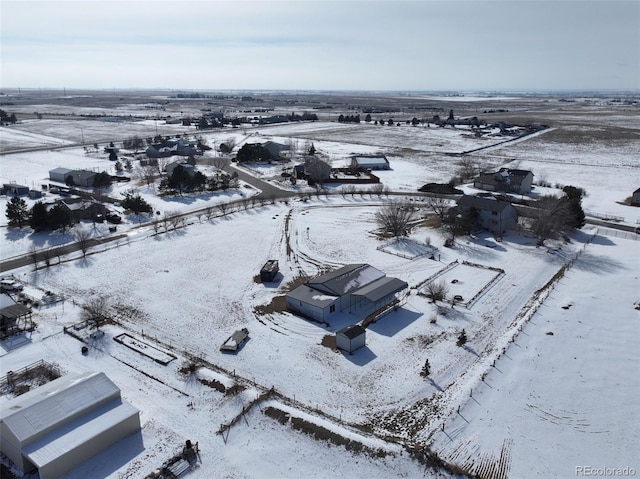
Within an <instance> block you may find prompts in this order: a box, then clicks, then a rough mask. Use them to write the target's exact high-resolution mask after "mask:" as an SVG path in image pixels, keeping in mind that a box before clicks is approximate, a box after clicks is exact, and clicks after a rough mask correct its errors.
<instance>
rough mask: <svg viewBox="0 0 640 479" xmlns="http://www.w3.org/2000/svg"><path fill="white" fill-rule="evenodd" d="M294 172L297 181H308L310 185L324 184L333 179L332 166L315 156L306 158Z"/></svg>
mask: <svg viewBox="0 0 640 479" xmlns="http://www.w3.org/2000/svg"><path fill="white" fill-rule="evenodd" d="M294 170H295V174H296V178H297V179H299V180H307V181H308V182H309V184H310V185H313V184H315V183H322V182H323V181H326V180H328V179H329V178H330V177H331V165H330V164H329V163H327V162H325V161H322V160H321V159H319V158H316V157H314V156H311V157H308V158H306V159H305V160H304V163H300V164H298V165H296V166H295V167H294Z"/></svg>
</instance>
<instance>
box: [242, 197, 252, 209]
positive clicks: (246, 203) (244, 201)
mask: <svg viewBox="0 0 640 479" xmlns="http://www.w3.org/2000/svg"><path fill="white" fill-rule="evenodd" d="M250 204H251V197H250V196H243V197H242V208H243V209H244V210H245V211H246V210H247V209H248V208H249V205H250Z"/></svg>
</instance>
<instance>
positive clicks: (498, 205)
mask: <svg viewBox="0 0 640 479" xmlns="http://www.w3.org/2000/svg"><path fill="white" fill-rule="evenodd" d="M458 207H459V208H462V209H467V208H475V209H477V210H482V211H497V212H502V211H504V210H505V209H506V208H509V207H511V208H513V205H512V204H511V203H509V202H508V201H501V200H497V199H495V198H493V197H489V198H485V197H483V196H471V195H464V196H462V198H460V199H459V200H458Z"/></svg>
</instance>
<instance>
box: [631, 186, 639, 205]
mask: <svg viewBox="0 0 640 479" xmlns="http://www.w3.org/2000/svg"><path fill="white" fill-rule="evenodd" d="M631 204H632V205H633V206H640V188H638V189H637V190H636V191H634V192H633V194H632V195H631Z"/></svg>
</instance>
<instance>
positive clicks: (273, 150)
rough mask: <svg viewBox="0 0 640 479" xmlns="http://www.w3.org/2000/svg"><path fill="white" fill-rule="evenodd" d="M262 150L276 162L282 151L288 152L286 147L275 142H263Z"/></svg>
mask: <svg viewBox="0 0 640 479" xmlns="http://www.w3.org/2000/svg"><path fill="white" fill-rule="evenodd" d="M262 148H264V149H265V150H267V151H268V152H269V155H271V158H272V159H274V160H277V159H278V158H280V154H281V153H282V152H283V151H289V146H288V145H283V144H282V143H278V142H275V141H266V142H264V143H263V144H262Z"/></svg>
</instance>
